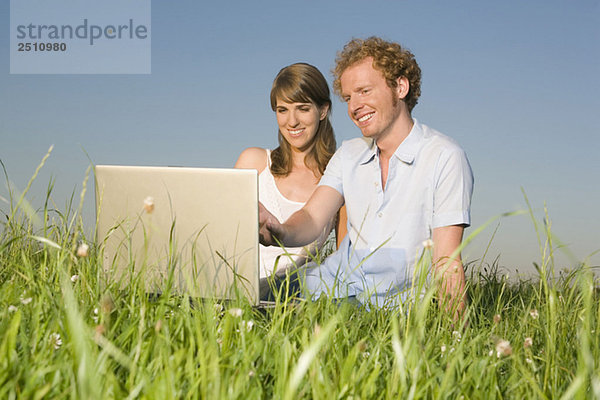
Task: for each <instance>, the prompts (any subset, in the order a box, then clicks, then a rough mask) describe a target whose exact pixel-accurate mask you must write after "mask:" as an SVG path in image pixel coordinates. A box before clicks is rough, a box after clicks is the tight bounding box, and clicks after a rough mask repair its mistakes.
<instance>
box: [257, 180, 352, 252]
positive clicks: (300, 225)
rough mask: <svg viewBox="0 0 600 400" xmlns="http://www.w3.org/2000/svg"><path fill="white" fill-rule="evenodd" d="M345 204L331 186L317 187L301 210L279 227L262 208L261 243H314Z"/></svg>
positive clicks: (295, 245) (260, 214) (260, 215)
mask: <svg viewBox="0 0 600 400" xmlns="http://www.w3.org/2000/svg"><path fill="white" fill-rule="evenodd" d="M343 203H344V198H343V197H342V195H341V194H340V193H339V192H338V191H337V190H335V189H334V188H332V187H330V186H325V185H323V186H318V187H317V188H316V189H315V191H314V193H313V194H312V196H311V197H310V199H308V201H307V202H306V204H305V205H304V207H302V208H301V209H300V210H298V211H296V212H295V213H294V214H292V215H291V216H290V217H289V218H288V220H287V221H285V222H284V223H283V224H280V223H279V222H278V221H277V218H275V217H273V215H272V214H271V213H269V212H268V211H267V210H266V209H265V208H264V207H263V206H262V205H260V209H259V225H260V242H261V243H262V244H263V245H265V246H277V245H278V243H277V241H276V240H275V238H277V240H279V241H280V242H281V244H283V245H284V246H286V247H298V246H305V245H307V244H309V243H312V242H314V241H315V240H316V239H317V238H318V237H319V235H320V234H321V232H322V231H323V229H325V227H326V226H327V224H328V223H329V221H331V219H332V218H333V217H334V216H335V213H336V212H337V211H338V210H339V209H340V207H341V206H342V204H343Z"/></svg>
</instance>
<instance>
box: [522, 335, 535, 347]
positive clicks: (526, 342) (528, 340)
mask: <svg viewBox="0 0 600 400" xmlns="http://www.w3.org/2000/svg"><path fill="white" fill-rule="evenodd" d="M531 346H533V339H532V338H530V337H526V338H525V340H524V341H523V347H525V348H527V347H531Z"/></svg>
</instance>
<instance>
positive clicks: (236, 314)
mask: <svg viewBox="0 0 600 400" xmlns="http://www.w3.org/2000/svg"><path fill="white" fill-rule="evenodd" d="M229 314H230V315H231V316H232V317H241V316H242V309H241V308H230V309H229Z"/></svg>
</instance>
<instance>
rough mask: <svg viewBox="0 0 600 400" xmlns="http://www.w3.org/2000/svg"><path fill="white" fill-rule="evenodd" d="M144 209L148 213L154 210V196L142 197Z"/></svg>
mask: <svg viewBox="0 0 600 400" xmlns="http://www.w3.org/2000/svg"><path fill="white" fill-rule="evenodd" d="M144 210H146V212H147V213H148V214H150V213H151V212H152V211H154V197H151V196H148V197H146V198H145V199H144Z"/></svg>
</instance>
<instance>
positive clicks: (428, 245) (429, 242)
mask: <svg viewBox="0 0 600 400" xmlns="http://www.w3.org/2000/svg"><path fill="white" fill-rule="evenodd" d="M423 247H424V248H425V249H431V248H433V240H431V239H427V240H423Z"/></svg>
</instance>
